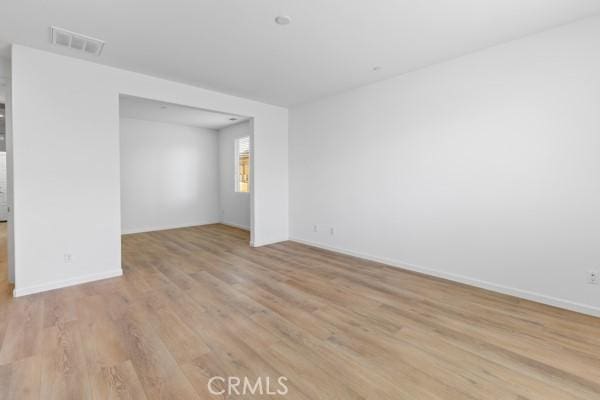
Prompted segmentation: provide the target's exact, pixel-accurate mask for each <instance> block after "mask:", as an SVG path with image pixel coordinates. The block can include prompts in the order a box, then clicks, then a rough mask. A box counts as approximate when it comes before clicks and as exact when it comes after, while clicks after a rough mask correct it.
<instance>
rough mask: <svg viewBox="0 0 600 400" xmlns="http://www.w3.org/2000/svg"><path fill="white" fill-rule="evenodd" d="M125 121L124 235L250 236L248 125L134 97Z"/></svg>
mask: <svg viewBox="0 0 600 400" xmlns="http://www.w3.org/2000/svg"><path fill="white" fill-rule="evenodd" d="M119 115H120V127H119V133H120V143H119V145H120V168H121V171H120V172H121V173H120V176H121V227H122V233H124V234H128V233H140V232H149V231H159V230H167V229H175V228H184V227H192V226H200V225H209V224H217V223H222V224H226V225H229V226H233V227H237V228H240V229H243V230H246V231H250V142H251V140H250V138H251V136H252V121H251V120H250V119H249V118H247V117H242V116H238V115H231V114H224V113H218V112H212V111H206V110H201V109H197V108H192V107H186V106H181V105H176V104H166V103H163V102H159V101H155V100H148V99H142V98H137V97H132V96H120V98H119Z"/></svg>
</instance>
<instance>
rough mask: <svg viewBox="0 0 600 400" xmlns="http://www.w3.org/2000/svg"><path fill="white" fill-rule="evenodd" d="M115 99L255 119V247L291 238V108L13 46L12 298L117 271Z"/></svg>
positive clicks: (118, 189)
mask: <svg viewBox="0 0 600 400" xmlns="http://www.w3.org/2000/svg"><path fill="white" fill-rule="evenodd" d="M119 94H126V95H131V96H138V97H143V98H149V99H154V100H160V101H164V102H167V103H175V104H182V105H187V106H191V107H196V108H203V109H209V110H217V111H226V112H230V113H233V114H237V115H246V116H250V117H253V118H254V156H255V157H254V163H253V166H252V167H253V170H254V176H253V178H254V182H253V186H254V193H253V196H254V199H253V224H254V226H253V228H254V229H253V232H252V236H253V237H252V240H253V243H254V245H262V244H265V243H270V242H276V241H281V240H285V239H286V238H287V236H288V159H287V145H288V142H287V136H288V135H287V129H288V112H287V110H286V109H284V108H280V107H275V106H271V105H267V104H264V103H259V102H256V101H251V100H247V99H243V98H239V97H233V96H229V95H225V94H221V93H217V92H213V91H209V90H204V89H200V88H197V87H193V86H189V85H184V84H180V83H175V82H171V81H167V80H163V79H158V78H153V77H150V76H147V75H142V74H137V73H133V72H129V71H124V70H120V69H116V68H111V67H106V66H102V65H99V64H94V63H91V62H86V61H82V60H77V59H74V58H69V57H64V56H59V55H55V54H51V53H47V52H42V51H39V50H34V49H31V48H27V47H24V46H17V45H15V46H13V47H12V106H13V109H12V115H13V130H14V135H13V142H12V146H13V152H14V163H13V164H14V165H13V167H14V169H13V171H12V174H13V175H14V176H13V177H12V178H13V181H14V205H13V211H14V228H15V231H14V241H15V242H14V246H15V250H14V255H15V260H16V265H15V267H16V268H15V274H16V276H15V278H16V279H15V280H16V282H15V294H16V295H22V294H27V293H32V292H36V291H41V290H46V289H50V288H53V287H59V286H64V285H68V284H74V283H78V282H82V281H86V280H93V279H98V278H102V277H107V276H114V275H117V274H120V273H121V260H120V258H121V253H120V235H121V217H120V184H119V180H120V173H119ZM9 144H10V143H9ZM66 253H68V254H71V255H72V259H71V262H65V259H64V254H66Z"/></svg>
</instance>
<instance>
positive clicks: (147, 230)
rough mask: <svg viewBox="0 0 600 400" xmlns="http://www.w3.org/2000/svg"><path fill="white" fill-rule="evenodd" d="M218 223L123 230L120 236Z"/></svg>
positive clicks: (204, 222)
mask: <svg viewBox="0 0 600 400" xmlns="http://www.w3.org/2000/svg"><path fill="white" fill-rule="evenodd" d="M219 223H220V222H219V221H202V222H196V223H191V224H179V225H161V226H147V227H143V228H123V229H122V230H121V235H130V234H133V233H144V232H155V231H167V230H169V229H180V228H191V227H193V226H202V225H212V224H219Z"/></svg>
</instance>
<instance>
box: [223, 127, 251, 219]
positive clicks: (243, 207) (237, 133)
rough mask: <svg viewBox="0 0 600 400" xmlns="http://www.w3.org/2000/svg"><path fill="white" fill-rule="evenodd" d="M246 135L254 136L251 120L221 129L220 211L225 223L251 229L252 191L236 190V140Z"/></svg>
mask: <svg viewBox="0 0 600 400" xmlns="http://www.w3.org/2000/svg"><path fill="white" fill-rule="evenodd" d="M245 136H252V127H251V122H250V121H247V122H242V123H239V124H236V125H232V126H229V127H227V128H223V129H221V130H219V176H220V179H219V183H220V193H221V196H220V199H221V210H220V212H221V222H223V223H224V224H227V225H232V226H237V227H238V228H242V229H250V193H240V192H236V191H235V182H236V180H235V170H236V169H235V163H236V161H237V160H236V159H235V140H236V139H238V138H241V137H245ZM250 174H252V171H250ZM250 190H252V188H250Z"/></svg>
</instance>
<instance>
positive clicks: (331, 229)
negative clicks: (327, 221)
mask: <svg viewBox="0 0 600 400" xmlns="http://www.w3.org/2000/svg"><path fill="white" fill-rule="evenodd" d="M334 233H335V230H334V229H333V226H332V227H331V228H329V234H330V235H331V236H333V234H334Z"/></svg>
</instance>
